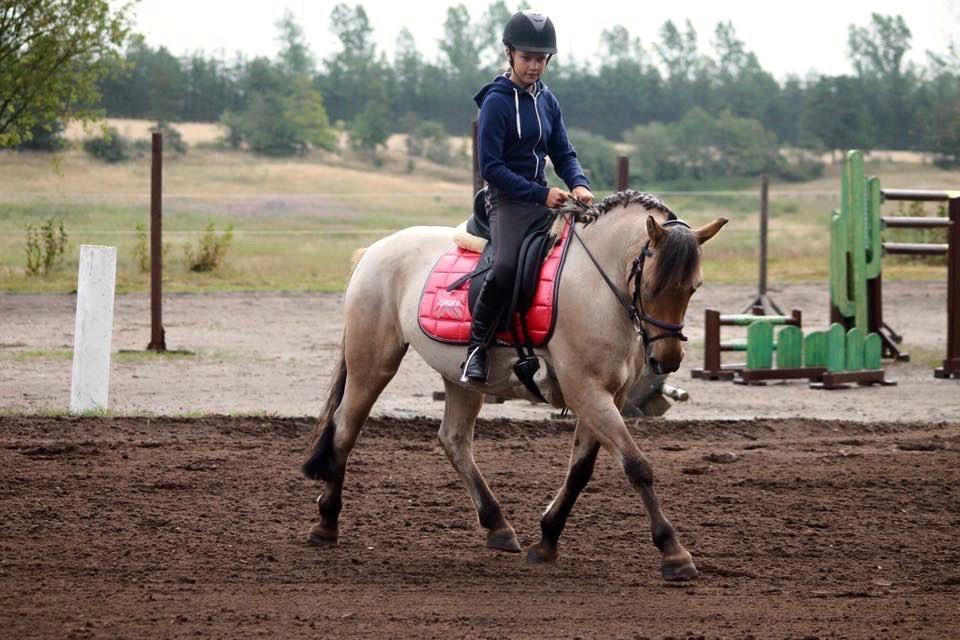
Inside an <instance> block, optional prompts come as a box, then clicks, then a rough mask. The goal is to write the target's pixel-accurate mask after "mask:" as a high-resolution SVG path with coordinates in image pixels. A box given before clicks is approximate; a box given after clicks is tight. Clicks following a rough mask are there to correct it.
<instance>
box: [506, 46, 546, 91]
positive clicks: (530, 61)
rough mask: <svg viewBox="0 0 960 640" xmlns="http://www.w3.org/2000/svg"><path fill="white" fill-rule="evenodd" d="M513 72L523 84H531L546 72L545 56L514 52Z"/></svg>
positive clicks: (542, 54)
mask: <svg viewBox="0 0 960 640" xmlns="http://www.w3.org/2000/svg"><path fill="white" fill-rule="evenodd" d="M513 70H514V72H515V73H516V74H517V78H518V79H519V80H520V81H521V82H522V83H523V84H533V83H534V82H536V81H537V80H539V79H540V76H542V75H543V72H544V71H546V70H547V54H545V53H532V52H530V51H514V52H513Z"/></svg>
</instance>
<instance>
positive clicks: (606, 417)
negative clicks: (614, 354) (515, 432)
mask: <svg viewBox="0 0 960 640" xmlns="http://www.w3.org/2000/svg"><path fill="white" fill-rule="evenodd" d="M571 400H573V401H574V402H575V403H576V405H574V404H572V403H571V408H572V409H573V410H574V411H575V412H576V414H577V416H578V417H579V418H580V421H581V424H583V425H585V426H586V428H588V429H589V430H590V431H591V432H592V433H593V435H594V436H595V437H596V438H597V440H599V441H600V444H601V445H603V447H604V448H605V449H606V450H607V451H609V452H610V454H611V455H613V457H614V459H615V460H616V461H617V462H619V463H620V465H621V466H622V467H623V472H624V474H626V476H627V479H628V480H629V481H630V484H632V485H633V487H634V488H635V489H636V490H637V491H639V492H640V496H641V498H642V499H643V505H644V507H645V508H646V510H647V513H648V514H649V515H650V530H651V533H652V534H653V543H654V544H655V545H656V546H657V548H658V549H659V550H660V553H661V554H662V564H661V572H662V573H663V577H664V578H665V579H666V580H692V579H693V578H696V577H697V575H698V573H697V568H696V566H695V565H694V564H693V558H692V557H691V556H690V553H689V552H688V551H687V550H686V549H684V548H683V545H681V544H680V542H679V541H677V535H676V531H675V530H674V528H673V525H671V524H670V521H669V520H667V518H666V516H665V515H663V511H662V510H661V509H660V500H659V499H658V498H657V494H656V492H655V491H654V489H653V468H652V467H651V466H650V462H649V461H648V460H647V459H646V458H645V457H644V455H643V454H642V453H641V452H640V449H639V448H638V447H637V444H636V442H634V440H633V438H632V437H631V436H630V432H629V431H628V430H627V425H626V424H624V422H623V418H622V417H621V416H620V411H619V410H618V409H617V405H616V403H615V402H614V399H613V396H612V395H610V394H609V393H608V392H606V391H603V390H600V389H597V390H594V391H590V390H587V389H582V390H581V392H580V393H578V394H576V397H575V398H571Z"/></svg>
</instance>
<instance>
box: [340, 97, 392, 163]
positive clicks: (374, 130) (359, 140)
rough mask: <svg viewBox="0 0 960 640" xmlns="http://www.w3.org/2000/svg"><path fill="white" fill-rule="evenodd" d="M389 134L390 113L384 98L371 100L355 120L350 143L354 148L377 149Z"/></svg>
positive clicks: (351, 128) (351, 129)
mask: <svg viewBox="0 0 960 640" xmlns="http://www.w3.org/2000/svg"><path fill="white" fill-rule="evenodd" d="M389 136H390V114H389V112H388V111H387V108H386V106H385V105H384V104H383V101H382V100H371V101H370V102H368V103H367V106H366V107H365V108H364V109H363V111H361V112H360V113H359V114H357V117H356V118H354V120H353V124H352V125H351V127H350V145H351V146H352V147H353V148H354V149H362V150H365V151H376V149H377V147H379V146H380V145H382V144H383V143H385V142H386V141H387V138H388V137H389Z"/></svg>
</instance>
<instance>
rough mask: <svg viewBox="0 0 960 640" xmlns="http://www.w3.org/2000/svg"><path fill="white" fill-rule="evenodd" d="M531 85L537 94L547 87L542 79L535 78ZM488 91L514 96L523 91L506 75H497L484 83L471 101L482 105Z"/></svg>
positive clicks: (479, 105)
mask: <svg viewBox="0 0 960 640" xmlns="http://www.w3.org/2000/svg"><path fill="white" fill-rule="evenodd" d="M533 86H534V87H535V89H534V91H533V93H534V94H538V93H540V92H542V91H544V90H545V89H546V88H547V85H545V84H543V80H537V81H536V82H535V83H534V85H533ZM488 93H502V94H504V95H509V96H511V97H514V96H516V94H518V93H523V89H521V88H520V87H518V86H517V85H516V84H515V83H514V82H513V80H511V79H510V78H508V77H507V76H506V75H500V76H497V77H496V78H494V79H493V82H491V83H489V84H487V85H484V87H483V88H481V89H480V91H477V94H476V95H475V96H473V101H474V102H475V103H476V105H477V107H481V106H483V99H484V98H485V97H487V94H488Z"/></svg>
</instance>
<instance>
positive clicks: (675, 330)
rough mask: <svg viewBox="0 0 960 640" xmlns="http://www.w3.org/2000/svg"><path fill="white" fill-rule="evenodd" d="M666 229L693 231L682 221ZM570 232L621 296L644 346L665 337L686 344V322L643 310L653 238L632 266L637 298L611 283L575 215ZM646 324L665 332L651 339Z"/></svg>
mask: <svg viewBox="0 0 960 640" xmlns="http://www.w3.org/2000/svg"><path fill="white" fill-rule="evenodd" d="M573 201H574V202H575V203H576V204H577V206H579V207H580V208H581V209H582V210H584V211H586V210H588V209H589V207H588V206H587V205H585V204H583V203H582V202H580V201H579V200H577V199H575V198H574V199H573ZM662 226H663V227H664V228H666V227H675V226H682V227H686V228H687V229H689V228H690V225H688V224H687V223H686V222H684V221H683V220H680V219H674V220H667V221H666V222H664V223H663V225H662ZM570 230H571V231H572V232H573V235H574V236H575V237H576V238H577V240H579V241H580V245H581V246H582V247H583V250H584V251H586V252H587V257H589V258H590V261H591V262H593V266H595V267H596V268H597V271H599V272H600V275H601V276H602V277H603V280H604V281H605V282H606V283H607V286H608V287H610V291H612V292H613V295H615V296H616V297H617V300H618V301H619V302H620V306H621V307H623V309H624V311H626V312H627V318H628V319H629V320H630V321H631V322H632V323H633V328H634V330H635V331H636V332H637V335H639V336H640V338H641V340H643V346H644V348H645V349H646V348H647V347H648V346H649V345H650V344H652V343H654V342H656V341H657V340H663V339H665V338H676V339H677V340H681V341H683V342H686V341H687V336H685V335H683V326H684V323H682V322H681V323H680V324H675V323H673V322H664V321H663V320H657V319H656V318H654V317H653V316H650V315H648V314H647V312H646V311H644V310H643V296H642V293H641V289H642V285H643V265H644V263H645V262H646V260H647V256H651V257H652V256H653V251H651V250H650V240H649V238H648V239H647V241H646V242H645V243H643V249H642V250H641V251H640V255H638V256H637V257H636V258H634V259H633V264H632V265H631V267H630V274H629V275H628V276H627V283H630V282H631V281H633V296H632V297H627V295H626V294H625V293H623V292H622V291H620V289H619V288H618V287H617V285H615V284H614V283H613V281H612V280H610V277H609V276H608V275H607V274H606V272H605V271H604V270H603V267H601V266H600V263H599V262H597V259H596V258H594V257H593V254H592V253H591V252H590V249H589V248H587V245H586V243H585V242H584V241H583V238H582V237H580V234H579V233H577V227H576V216H573V215H571V219H570ZM644 323H648V324H652V325H653V326H655V327H657V328H659V329H663V332H662V333H658V334H657V335H655V336H652V337H651V336H650V333H649V332H648V331H647V328H646V327H645V326H644Z"/></svg>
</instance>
